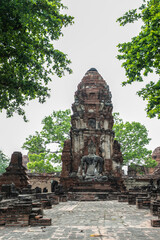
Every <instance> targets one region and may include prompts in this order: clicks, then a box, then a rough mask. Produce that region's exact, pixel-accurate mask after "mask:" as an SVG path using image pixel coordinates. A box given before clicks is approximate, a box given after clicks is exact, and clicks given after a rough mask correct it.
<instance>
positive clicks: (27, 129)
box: [0, 0, 160, 157]
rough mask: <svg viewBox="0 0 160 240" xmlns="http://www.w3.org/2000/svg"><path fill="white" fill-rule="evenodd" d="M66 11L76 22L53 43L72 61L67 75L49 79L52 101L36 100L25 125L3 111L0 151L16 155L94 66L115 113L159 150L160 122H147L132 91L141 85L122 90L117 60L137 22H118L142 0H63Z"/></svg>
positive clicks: (122, 73)
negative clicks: (138, 125) (134, 125)
mask: <svg viewBox="0 0 160 240" xmlns="http://www.w3.org/2000/svg"><path fill="white" fill-rule="evenodd" d="M62 2H63V3H64V5H66V6H67V7H68V10H65V12H66V13H67V14H68V15H71V16H74V17H75V20H74V21H75V23H74V25H72V26H69V27H67V28H65V29H64V30H63V33H64V36H63V37H61V38H60V39H59V40H58V41H57V42H55V43H53V44H54V46H55V48H57V49H59V50H61V51H63V52H64V53H66V54H67V55H68V58H69V59H71V61H72V64H71V65H70V67H71V68H72V70H73V73H72V74H71V75H69V74H67V73H66V74H65V76H63V77H62V78H58V77H57V76H56V75H54V76H52V82H51V83H50V84H49V87H50V88H51V97H50V98H49V99H48V100H47V101H46V103H44V104H40V103H38V101H37V100H34V101H32V102H30V103H29V105H28V106H26V107H25V111H26V115H27V118H28V119H29V122H28V123H25V122H24V121H23V118H22V117H21V116H18V115H17V114H15V115H14V117H12V118H6V114H5V111H3V112H2V113H0V149H1V150H2V151H3V152H4V153H5V154H6V155H7V156H8V157H10V156H11V154H12V153H13V152H14V151H21V152H22V154H26V153H27V152H26V151H25V150H22V149H21V147H22V145H23V143H24V142H25V139H26V138H27V137H28V136H29V135H30V134H34V133H35V131H40V130H41V128H42V125H41V121H42V119H43V118H44V117H45V116H48V115H50V114H51V113H52V111H53V110H65V109H68V108H71V105H72V103H73V102H74V93H75V91H76V90H77V85H78V84H79V82H80V81H81V79H82V78H83V76H84V75H85V73H86V72H87V71H88V70H89V69H90V68H92V67H94V68H96V69H97V70H98V72H99V73H100V74H101V76H102V77H103V79H104V80H105V81H106V82H107V84H108V85H109V87H110V91H111V93H112V103H113V112H119V113H120V117H121V118H122V119H123V120H124V121H129V122H131V121H136V122H140V123H141V124H143V125H145V126H146V128H147V129H148V135H149V137H150V138H151V139H152V140H151V141H150V144H149V145H148V146H147V147H148V149H150V150H152V151H153V150H154V149H155V148H156V147H158V146H160V140H159V138H160V137H159V136H160V120H158V119H156V118H154V119H149V118H148V117H147V116H146V112H145V107H146V102H144V101H143V100H142V99H141V98H140V97H138V95H137V94H136V92H137V91H138V90H140V88H142V87H143V86H144V85H145V84H146V83H147V82H148V81H149V79H150V80H151V78H153V76H149V77H148V78H146V79H145V84H144V83H133V84H132V85H129V86H125V87H122V85H121V83H122V82H123V81H125V80H126V76H125V71H124V69H123V68H122V67H121V64H122V63H121V62H120V61H119V60H117V58H116V55H117V54H118V48H117V47H116V46H117V45H118V44H119V43H123V42H127V41H130V40H131V38H132V37H134V36H136V35H137V34H138V33H139V31H140V27H141V22H140V21H139V22H136V23H134V24H128V25H126V26H125V27H120V26H119V24H118V23H117V22H116V19H117V18H119V17H121V16H122V15H123V14H124V13H125V12H126V11H128V10H130V9H134V8H137V7H139V6H140V4H141V3H142V0H62Z"/></svg>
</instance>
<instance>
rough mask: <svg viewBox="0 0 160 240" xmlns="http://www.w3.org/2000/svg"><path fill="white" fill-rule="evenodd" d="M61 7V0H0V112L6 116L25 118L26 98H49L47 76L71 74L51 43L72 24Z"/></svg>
mask: <svg viewBox="0 0 160 240" xmlns="http://www.w3.org/2000/svg"><path fill="white" fill-rule="evenodd" d="M65 8H66V7H65V6H64V5H63V4H62V3H61V0H1V4H0V95H1V100H0V111H2V110H6V114H7V117H11V116H13V113H14V112H17V113H18V114H19V115H22V116H23V118H24V120H25V121H26V116H25V112H24V109H23V107H24V106H25V105H26V104H27V103H28V101H30V100H33V99H35V98H37V99H38V100H39V102H40V103H44V102H45V101H46V98H47V97H49V92H50V89H49V88H48V83H49V82H50V81H51V77H50V76H49V75H51V74H56V75H57V76H58V77H61V76H62V75H63V74H64V72H65V71H68V72H69V73H71V69H70V68H69V67H68V65H69V63H70V60H68V58H67V55H66V54H64V53H63V52H61V51H59V50H58V49H55V48H54V46H53V43H54V41H56V40H58V39H59V38H60V36H62V35H63V34H62V28H63V27H66V26H68V25H69V24H72V23H73V17H71V16H68V15H66V14H63V13H62V10H64V9H65Z"/></svg>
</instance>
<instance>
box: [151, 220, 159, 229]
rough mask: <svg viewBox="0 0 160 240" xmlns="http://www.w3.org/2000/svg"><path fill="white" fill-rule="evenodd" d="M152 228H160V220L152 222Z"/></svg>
mask: <svg viewBox="0 0 160 240" xmlns="http://www.w3.org/2000/svg"><path fill="white" fill-rule="evenodd" d="M151 226H152V227H160V220H159V219H158V220H151Z"/></svg>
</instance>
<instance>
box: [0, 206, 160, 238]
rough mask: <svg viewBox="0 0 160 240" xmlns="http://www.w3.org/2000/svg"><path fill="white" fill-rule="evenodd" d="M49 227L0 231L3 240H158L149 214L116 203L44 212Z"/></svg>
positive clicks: (157, 233)
mask: <svg viewBox="0 0 160 240" xmlns="http://www.w3.org/2000/svg"><path fill="white" fill-rule="evenodd" d="M44 213H45V216H46V217H51V218H52V226H49V227H46V228H43V227H25V228H14V227H10V228H5V227H0V239H2V240H10V239H12V240H21V239H23V240H27V239H30V240H32V239H36V240H40V239H47V240H52V239H53V240H62V239H63V240H68V239H72V240H76V239H84V240H96V239H97V240H150V239H152V240H159V239H160V228H153V227H151V225H150V220H151V219H156V218H157V217H153V216H151V215H150V213H149V210H139V209H137V208H136V206H135V205H128V204H127V203H119V202H118V201H104V202H102V201H100V202H66V203H60V204H58V205H56V206H53V208H52V209H50V210H45V211H44Z"/></svg>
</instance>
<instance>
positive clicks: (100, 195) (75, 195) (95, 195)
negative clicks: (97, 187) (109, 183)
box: [68, 191, 119, 201]
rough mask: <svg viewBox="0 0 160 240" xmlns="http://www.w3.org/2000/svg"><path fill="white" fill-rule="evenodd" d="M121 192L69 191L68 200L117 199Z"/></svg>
mask: <svg viewBox="0 0 160 240" xmlns="http://www.w3.org/2000/svg"><path fill="white" fill-rule="evenodd" d="M118 195H119V193H117V192H113V193H109V192H104V191H103V192H68V200H71V201H103V200H117V198H118Z"/></svg>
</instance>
